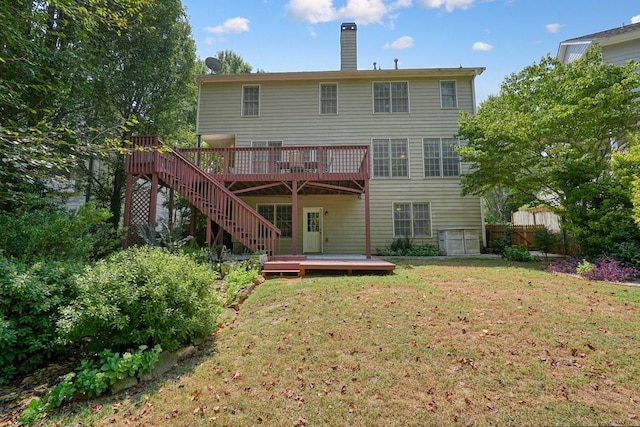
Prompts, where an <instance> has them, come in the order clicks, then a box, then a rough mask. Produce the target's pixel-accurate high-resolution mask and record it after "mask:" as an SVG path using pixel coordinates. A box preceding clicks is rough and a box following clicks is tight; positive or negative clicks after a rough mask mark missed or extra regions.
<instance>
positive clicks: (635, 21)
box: [631, 15, 640, 24]
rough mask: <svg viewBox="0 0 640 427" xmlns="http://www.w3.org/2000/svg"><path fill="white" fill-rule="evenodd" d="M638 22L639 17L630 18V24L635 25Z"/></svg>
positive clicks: (639, 20)
mask: <svg viewBox="0 0 640 427" xmlns="http://www.w3.org/2000/svg"><path fill="white" fill-rule="evenodd" d="M638 22H640V15H636V16H632V17H631V23H632V24H637V23H638Z"/></svg>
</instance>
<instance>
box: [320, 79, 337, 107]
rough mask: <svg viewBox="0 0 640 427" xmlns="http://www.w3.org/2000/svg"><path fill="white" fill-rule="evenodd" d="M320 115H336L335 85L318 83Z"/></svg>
mask: <svg viewBox="0 0 640 427" xmlns="http://www.w3.org/2000/svg"><path fill="white" fill-rule="evenodd" d="M320 114H338V84H337V83H320Z"/></svg>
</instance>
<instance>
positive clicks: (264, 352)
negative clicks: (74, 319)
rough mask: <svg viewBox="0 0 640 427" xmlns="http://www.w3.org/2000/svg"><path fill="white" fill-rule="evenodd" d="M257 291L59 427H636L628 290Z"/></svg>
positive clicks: (418, 284) (424, 281)
mask: <svg viewBox="0 0 640 427" xmlns="http://www.w3.org/2000/svg"><path fill="white" fill-rule="evenodd" d="M421 264H422V265H416V264H415V262H414V265H399V266H398V268H397V270H396V274H394V275H391V276H364V277H308V278H304V279H302V280H300V279H274V280H269V281H267V282H266V283H264V284H263V285H261V286H260V287H258V288H257V289H256V291H255V292H254V293H253V294H252V295H251V297H250V298H249V299H248V300H247V301H246V302H245V303H244V305H243V306H242V308H241V310H240V312H239V314H238V316H237V318H236V319H235V322H234V323H233V324H232V325H230V326H227V327H225V328H223V329H221V330H220V331H219V332H218V333H217V335H216V337H215V340H214V341H213V343H215V347H210V348H209V349H208V351H204V352H203V353H202V354H200V355H199V356H198V357H197V358H196V359H194V360H193V361H192V362H191V365H189V366H183V367H181V368H180V369H181V371H180V372H178V373H174V374H173V375H172V376H170V377H167V378H165V379H164V380H163V381H160V382H157V383H155V384H152V385H150V386H147V388H141V389H140V390H137V391H136V392H135V393H134V394H132V395H126V396H114V397H109V398H103V399H98V400H95V401H91V402H86V403H75V404H73V405H70V406H68V407H67V408H65V410H63V411H62V412H61V413H60V414H57V415H54V417H53V418H50V419H49V422H50V423H54V422H58V423H61V424H63V425H75V424H77V423H79V422H82V423H84V425H125V424H131V425H145V426H155V425H168V424H171V425H190V426H205V425H257V424H264V425H269V426H292V425H294V426H295V425H298V426H302V425H305V424H306V425H386V426H394V425H397V426H400V425H402V426H408V425H452V424H453V425H495V424H501V425H558V424H562V425H587V424H588V425H595V424H599V425H604V424H607V425H609V424H616V425H637V424H639V423H640V420H639V419H638V416H639V412H640V382H639V381H638V378H639V377H640V361H639V359H638V353H639V352H640V323H639V322H638V318H640V288H634V287H625V286H621V285H614V284H608V283H603V282H590V281H586V280H583V279H580V278H575V277H570V276H562V275H553V274H550V273H547V272H545V271H542V270H541V269H538V268H537V267H535V266H532V265H530V264H522V265H519V264H509V263H507V262H504V261H500V260H482V261H479V260H445V261H441V260H438V261H435V260H434V261H428V262H422V263H421Z"/></svg>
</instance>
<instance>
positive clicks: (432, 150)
mask: <svg viewBox="0 0 640 427" xmlns="http://www.w3.org/2000/svg"><path fill="white" fill-rule="evenodd" d="M459 145H460V141H458V140H457V139H456V138H424V139H423V140H422V148H423V152H424V176H425V177H434V176H444V177H451V176H460V156H458V153H456V148H457V147H458V146H459Z"/></svg>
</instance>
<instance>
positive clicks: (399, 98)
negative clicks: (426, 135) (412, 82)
mask: <svg viewBox="0 0 640 427" xmlns="http://www.w3.org/2000/svg"><path fill="white" fill-rule="evenodd" d="M373 112H374V113H408V112H409V83H407V82H377V83H373Z"/></svg>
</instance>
